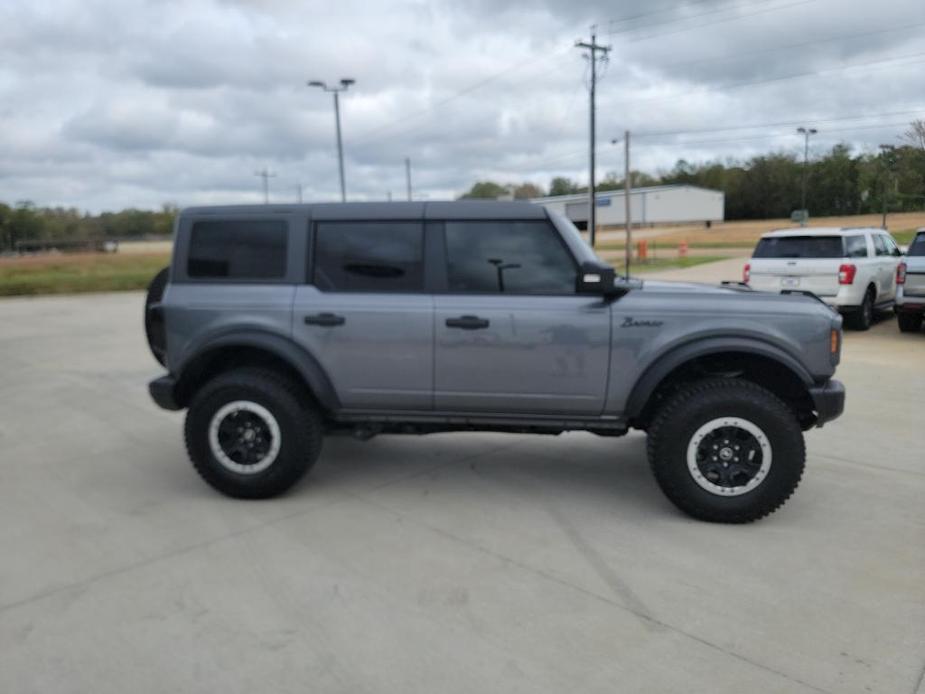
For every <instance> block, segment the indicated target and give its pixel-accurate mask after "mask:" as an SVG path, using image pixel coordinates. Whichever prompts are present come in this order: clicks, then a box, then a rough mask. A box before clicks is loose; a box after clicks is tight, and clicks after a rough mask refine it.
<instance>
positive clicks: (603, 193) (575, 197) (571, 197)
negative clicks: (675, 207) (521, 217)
mask: <svg viewBox="0 0 925 694" xmlns="http://www.w3.org/2000/svg"><path fill="white" fill-rule="evenodd" d="M681 188H689V189H691V190H702V191H705V192H708V193H717V194H719V195H725V193H723V191H721V190H715V189H713V188H704V187H703V186H693V185H690V184H689V183H670V184H667V185H663V186H640V187H638V188H633V189H632V190H630V194H635V193H652V192H657V191H668V190H679V189H681ZM625 193H626V191H625V190H624V189H623V188H617V189H614V190H599V191H598V192H597V193H596V194H595V197H598V198H603V197H616V196H621V197H622V196H623V195H624V194H625ZM587 199H588V194H587V193H569V194H568V195H545V196H543V197H539V198H530V202H535V203H537V204H540V205H542V204H543V203H547V202H571V201H575V202H579V201H581V200H587Z"/></svg>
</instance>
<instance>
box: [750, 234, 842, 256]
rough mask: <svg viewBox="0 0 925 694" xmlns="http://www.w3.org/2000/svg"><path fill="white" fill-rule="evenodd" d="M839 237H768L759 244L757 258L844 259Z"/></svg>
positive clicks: (756, 250) (756, 249) (755, 253)
mask: <svg viewBox="0 0 925 694" xmlns="http://www.w3.org/2000/svg"><path fill="white" fill-rule="evenodd" d="M844 252H845V251H844V248H843V247H842V240H841V237H839V236H768V237H765V238H763V239H761V241H759V242H758V245H757V246H756V247H755V252H754V254H753V257H755V258H843V257H844Z"/></svg>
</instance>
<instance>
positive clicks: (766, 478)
mask: <svg viewBox="0 0 925 694" xmlns="http://www.w3.org/2000/svg"><path fill="white" fill-rule="evenodd" d="M648 453H649V464H650V465H651V466H652V471H653V472H654V473H655V479H656V480H657V482H658V484H659V486H660V487H661V488H662V491H663V492H664V493H665V495H666V496H667V497H668V498H669V499H670V500H671V501H672V502H673V503H674V504H675V505H676V506H677V507H678V508H680V509H681V510H682V511H684V512H686V513H688V514H689V515H691V516H693V517H694V518H699V519H701V520H706V521H713V522H719V523H748V522H751V521H754V520H758V519H759V518H763V517H764V516H766V515H768V514H769V513H772V512H773V511H775V510H777V509H778V508H780V506H782V505H783V503H784V502H785V501H786V500H787V499H788V498H789V497H790V495H791V494H793V492H794V490H795V489H796V488H797V485H798V484H799V483H800V477H801V476H802V475H803V465H804V463H805V460H806V450H805V448H804V445H803V432H802V430H801V428H800V423H799V421H797V418H796V416H795V414H794V413H793V412H792V411H791V410H790V408H788V407H787V406H786V405H785V404H784V403H783V402H782V401H781V400H780V399H778V398H777V397H776V396H775V395H774V394H772V393H771V392H769V391H767V390H765V389H764V388H762V387H761V386H758V385H756V384H754V383H751V382H749V381H741V380H734V379H708V380H702V381H695V382H693V383H691V384H689V385H686V386H684V387H682V388H681V390H679V391H678V392H677V393H676V394H675V395H674V396H672V397H671V399H669V400H668V402H666V403H665V405H663V406H662V408H661V410H659V412H658V414H657V415H656V416H655V419H654V421H653V422H652V425H651V426H650V428H649V441H648Z"/></svg>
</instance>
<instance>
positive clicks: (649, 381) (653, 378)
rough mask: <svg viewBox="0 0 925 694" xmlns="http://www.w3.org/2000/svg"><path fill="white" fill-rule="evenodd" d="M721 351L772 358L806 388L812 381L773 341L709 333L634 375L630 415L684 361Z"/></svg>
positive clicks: (668, 353) (658, 358) (669, 351)
mask: <svg viewBox="0 0 925 694" xmlns="http://www.w3.org/2000/svg"><path fill="white" fill-rule="evenodd" d="M722 352H742V353H745V354H754V355H757V356H762V357H766V358H768V359H773V360H774V361H776V362H778V363H779V364H781V365H782V366H784V367H786V368H787V369H789V370H790V371H792V372H793V373H794V374H796V376H797V377H798V378H799V379H800V380H801V381H802V382H803V383H804V384H805V385H806V386H807V388H809V387H810V386H812V385H813V384H814V383H815V381H814V379H813V377H812V375H811V374H810V373H809V371H807V370H806V367H804V366H803V365H802V364H801V363H800V362H799V360H797V359H796V358H795V357H794V356H793V355H791V354H789V353H788V352H786V351H784V350H783V349H781V348H780V347H777V346H776V345H773V344H770V343H768V342H764V341H762V340H758V339H754V338H747V337H710V338H703V339H698V340H695V341H693V342H687V343H684V344H682V345H677V346H675V347H673V348H671V349H669V350H668V351H666V352H664V353H663V354H661V355H659V356H658V357H656V358H655V360H654V361H653V362H651V363H650V364H649V365H648V366H647V367H646V369H645V370H644V371H643V373H642V375H641V376H640V377H639V378H638V379H636V383H635V384H634V385H633V388H632V390H631V391H630V395H629V398H628V399H627V401H626V413H627V415H628V416H629V417H638V416H639V414H640V413H642V411H643V409H644V408H645V406H646V403H648V401H649V397H650V396H651V395H652V393H653V392H655V389H656V388H657V387H658V385H659V383H661V382H662V380H663V379H664V378H665V377H666V376H667V375H668V374H670V373H671V372H672V371H674V370H675V369H676V368H678V367H679V366H681V365H682V364H684V363H685V362H688V361H691V360H692V359H697V358H698V357H705V356H708V355H710V354H720V353H722Z"/></svg>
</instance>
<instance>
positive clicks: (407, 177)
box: [405, 157, 411, 202]
mask: <svg viewBox="0 0 925 694" xmlns="http://www.w3.org/2000/svg"><path fill="white" fill-rule="evenodd" d="M405 187H406V188H407V189H408V202H411V157H405Z"/></svg>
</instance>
